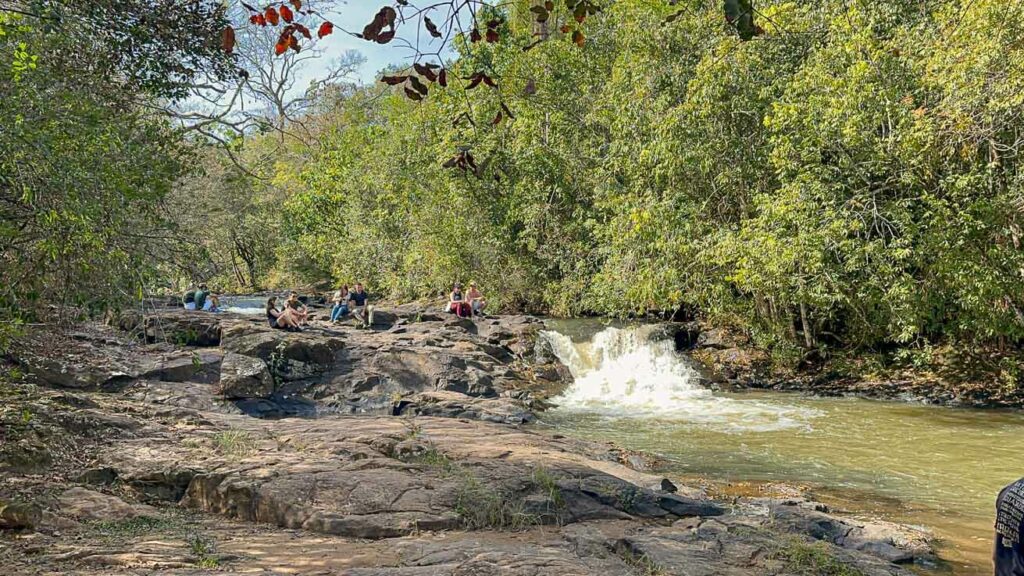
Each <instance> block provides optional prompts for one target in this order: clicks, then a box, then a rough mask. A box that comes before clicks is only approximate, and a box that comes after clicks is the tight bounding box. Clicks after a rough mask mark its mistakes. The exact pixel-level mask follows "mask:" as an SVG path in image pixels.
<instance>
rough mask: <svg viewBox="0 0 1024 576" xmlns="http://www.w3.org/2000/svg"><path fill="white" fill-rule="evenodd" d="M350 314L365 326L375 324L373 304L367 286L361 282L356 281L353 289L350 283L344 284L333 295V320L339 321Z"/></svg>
mask: <svg viewBox="0 0 1024 576" xmlns="http://www.w3.org/2000/svg"><path fill="white" fill-rule="evenodd" d="M349 314H352V315H353V316H354V317H355V318H356V319H357V320H359V321H360V322H362V323H363V325H364V326H371V325H372V324H373V305H372V304H370V296H369V295H368V294H367V293H366V288H364V287H363V285H362V283H360V282H356V285H355V287H353V288H352V289H351V290H349V288H348V284H344V285H342V287H341V288H339V289H338V290H336V291H335V292H334V295H333V296H331V322H338V321H339V320H341V319H342V318H344V317H346V316H348V315H349Z"/></svg>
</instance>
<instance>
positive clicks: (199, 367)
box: [137, 350, 224, 384]
mask: <svg viewBox="0 0 1024 576" xmlns="http://www.w3.org/2000/svg"><path fill="white" fill-rule="evenodd" d="M223 358H224V354H223V353H222V352H221V351H220V350H203V351H201V352H192V353H182V354H174V355H172V356H171V357H169V358H156V359H154V360H153V361H151V362H148V363H145V364H144V365H143V368H142V369H141V370H140V371H139V372H138V374H137V376H138V377H139V378H141V379H144V380H158V381H160V382H203V383H208V384H209V383H213V382H216V381H217V378H218V374H219V373H220V370H221V361H222V359H223Z"/></svg>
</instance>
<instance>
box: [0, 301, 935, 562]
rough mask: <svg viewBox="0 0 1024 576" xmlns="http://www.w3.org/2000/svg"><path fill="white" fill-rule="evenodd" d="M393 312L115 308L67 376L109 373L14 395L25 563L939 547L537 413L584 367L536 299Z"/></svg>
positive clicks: (579, 557)
mask: <svg viewBox="0 0 1024 576" xmlns="http://www.w3.org/2000/svg"><path fill="white" fill-rule="evenodd" d="M388 312H389V314H386V315H383V316H381V318H383V319H384V320H382V321H381V322H382V323H381V324H379V325H377V327H376V329H369V330H366V329H361V328H357V327H356V326H354V325H352V324H348V323H342V324H339V325H328V324H324V323H316V322H314V324H313V326H311V327H310V328H308V329H307V330H306V331H304V332H301V333H289V332H284V331H278V330H271V329H270V328H269V327H267V326H266V325H265V323H263V322H261V321H260V320H259V319H258V318H255V319H254V318H248V317H244V316H235V315H217V316H214V315H206V316H205V317H204V318H203V321H204V322H206V321H208V319H211V318H212V319H215V321H216V326H213V325H212V324H210V325H208V329H207V330H206V332H205V333H206V334H210V335H212V334H214V333H216V334H217V337H218V339H219V340H218V341H219V343H220V347H219V348H212V347H198V344H199V343H200V342H209V341H211V340H202V339H201V338H197V339H193V340H190V341H189V342H191V343H186V342H185V340H188V339H185V340H183V341H182V342H181V343H180V345H179V344H172V343H168V342H166V341H164V342H161V341H157V342H147V341H148V340H150V337H149V336H148V335H147V336H145V337H144V338H134V337H132V336H131V335H126V334H124V333H119V332H117V331H113V330H108V329H104V328H100V327H93V329H92V331H91V332H89V333H82V334H79V335H78V336H77V337H71V338H70V339H68V340H67V341H65V342H63V343H62V345H63V348H62V350H64V351H65V353H64V354H62V355H60V356H59V357H58V358H57V360H59V361H61V362H63V363H64V364H63V365H64V366H65V367H66V371H65V372H64V373H67V374H78V373H84V374H88V373H90V371H92V373H93V375H92V376H89V377H88V378H84V379H77V378H79V377H78V376H75V377H74V378H75V379H72V380H71V382H72V383H73V384H74V386H75V387H76V388H78V390H74V391H66V390H65V391H54V390H47V389H42V390H37V391H35V392H33V394H34V395H33V396H31V397H29V396H28V395H26V397H25V399H24V400H20V399H19V400H18V402H21V403H20V404H14V403H11V402H6V403H5V404H4V405H0V423H2V424H3V425H4V426H3V430H4V433H5V434H6V435H7V436H5V438H4V440H5V441H4V442H2V443H0V468H2V469H3V470H4V472H5V473H6V474H5V475H3V476H0V509H2V508H3V506H4V503H5V502H15V501H17V502H26V503H27V504H25V505H27V506H30V507H31V508H30V509H29V511H30V512H34V514H31V518H29V520H31V522H22V523H21V524H24V526H23V527H22V528H23V529H35V530H38V533H37V534H34V535H33V536H34V537H36V538H37V539H35V540H34V541H33V542H28V543H22V542H20V541H18V542H17V543H16V546H15V549H14V550H13V552H10V553H8V552H3V553H0V556H2V555H3V554H8V555H7V556H2V558H0V559H2V560H3V562H4V565H5V567H13V570H14V573H20V571H22V570H24V571H28V572H31V573H75V574H89V573H96V574H130V573H138V572H139V571H140V570H141V571H145V572H146V573H151V574H161V575H164V574H167V575H169V574H176V573H183V572H190V573H191V572H195V573H201V571H202V570H207V569H210V567H211V566H217V567H218V568H217V569H218V570H219V571H224V572H229V573H230V572H239V573H241V572H246V573H250V572H263V573H284V572H289V573H292V572H300V573H302V572H306V573H335V574H353V575H357V576H359V575H363V576H370V575H376V574H381V575H384V574H387V575H389V576H390V575H396V574H397V575H403V574H405V575H421V574H422V575H428V574H429V575H435V574H441V575H444V574H451V575H452V576H455V575H460V576H461V575H464V574H492V573H494V574H509V575H519V574H522V575H523V576H542V575H544V576H546V575H551V576H556V575H557V576H562V575H563V574H580V575H584V574H587V575H589V574H609V575H622V576H627V575H634V574H637V573H645V574H679V575H687V576H690V575H694V574H707V575H711V574H716V575H717V574H724V575H733V576H762V575H766V574H778V575H780V576H781V575H783V574H796V573H801V570H803V568H802V567H799V566H797V565H795V564H793V562H795V560H793V559H795V558H803V557H807V555H808V554H813V555H815V556H814V557H815V558H819V556H820V557H821V558H823V559H824V560H822V561H823V562H824V561H827V562H837V563H838V564H837V565H839V566H843V567H847V566H848V567H852V568H853V569H855V570H857V571H859V572H857V573H861V574H864V575H868V576H876V575H877V576H881V575H884V574H885V575H900V576H902V575H905V574H907V572H905V571H904V570H903V568H901V567H900V566H899V565H898V564H897V563H907V562H911V561H915V560H917V559H919V558H922V557H927V556H928V555H929V554H930V551H929V549H928V546H927V542H926V541H925V539H924V538H923V537H922V536H921V535H920V534H918V533H915V532H914V531H910V530H905V529H902V528H899V527H895V526H892V525H886V524H882V523H869V522H859V521H852V520H848V519H843V518H840V517H837V516H834V515H832V514H830V513H829V512H828V511H827V510H826V509H825V508H824V507H822V506H820V505H817V504H814V503H809V502H804V501H801V500H798V499H796V498H794V499H792V500H787V501H784V502H780V501H764V500H758V499H739V500H737V501H736V502H735V503H730V504H725V503H722V502H716V501H713V500H711V499H709V498H707V497H706V496H705V494H704V493H703V492H702V491H701V490H699V489H696V488H690V487H687V486H682V485H680V486H677V485H676V484H674V483H673V482H671V481H669V480H668V479H666V478H663V477H661V476H657V475H653V474H649V473H646V472H643V471H641V469H650V464H649V462H650V460H649V459H645V458H641V457H639V456H638V455H636V454H630V453H625V452H622V451H620V450H616V449H614V448H613V447H610V446H608V445H605V444H598V443H594V442H587V441H584V440H577V439H569V438H564V437H562V436H559V435H557V434H551V433H546V432H543V431H538V430H536V429H533V428H532V427H527V426H522V425H523V424H527V423H529V422H531V421H532V420H533V418H534V413H533V411H534V409H535V408H536V407H538V406H540V405H542V404H541V402H542V400H543V394H544V390H548V389H551V388H553V387H555V386H557V383H558V382H559V381H564V380H565V378H566V375H565V374H564V373H562V372H561V371H560V369H559V366H560V365H559V364H558V363H557V361H556V360H555V359H554V358H553V357H547V356H546V353H545V351H544V350H543V346H541V347H538V346H537V345H536V344H537V335H538V334H539V332H540V329H541V324H540V323H539V322H538V321H537V320H536V319H532V318H529V317H501V318H488V319H483V320H479V319H478V320H463V319H455V318H451V317H449V316H444V315H439V314H437V313H436V312H431V311H429V310H427V309H423V308H418V309H417V308H414V307H404V308H400V309H397V310H394V311H388ZM188 314H189V313H186V312H184V311H180V312H173V311H165V312H161V313H160V315H161V316H162V317H164V319H165V320H168V317H170V316H174V315H180V316H183V317H184V318H182V319H181V320H180V322H178V321H176V320H169V321H168V322H166V323H164V324H166V325H171V326H182V327H184V326H188V325H189V322H191V321H192V318H189V317H188ZM141 325H142V326H143V327H145V326H147V324H146V321H143V322H142V324H141ZM143 332H144V333H145V330H143ZM679 333H681V331H676V332H674V333H673V335H672V337H673V338H676V337H677V336H676V335H678V334H679ZM686 338H687V339H689V338H690V336H686ZM687 341H688V340H687ZM722 350H728V348H724V349H722ZM23 358H26V357H25V356H23ZM46 358H47V357H43V359H46ZM76 363H77V364H76ZM23 365H25V366H29V367H33V366H35V367H45V363H42V362H34V361H25V362H24V363H23ZM76 365H78V366H81V367H83V370H76V369H75V367H76ZM563 368H564V367H563ZM30 373H32V374H33V377H34V378H35V380H36V382H38V383H42V384H49V385H51V386H56V387H67V386H66V385H67V383H68V381H67V380H63V379H62V378H60V377H57V376H53V375H51V376H49V377H47V376H46V374H47V372H46V370H45V369H38V370H36V371H34V372H33V371H31V370H30ZM57 373H58V374H60V373H62V372H60V371H59V370H58V371H57ZM19 398H20V397H19ZM5 400H7V399H6V398H5ZM26 409H27V410H28V411H29V412H28V413H29V414H30V416H29V417H25V416H24V414H25V413H26V412H25V410H26ZM249 415H259V416H262V417H263V418H252V417H250V416H249ZM273 418H279V419H273ZM624 463H625V464H629V465H630V466H631V467H630V466H626V465H624ZM9 478H16V480H15V481H13V482H10V481H8V479H9ZM82 484H84V485H88V488H83V487H80V486H79V485H82ZM19 505H20V504H19ZM182 507H184V508H189V509H190V510H191V512H190V513H188V514H182V513H181V512H180V511H174V512H172V511H171V509H174V510H178V509H179V508H182ZM5 514H6V513H5V512H3V510H0V528H5V529H6V528H11V527H13V523H12V521H9V520H6V518H7V517H8V516H10V517H11V518H15V520H16V519H17V518H16V517H15V515H13V513H11V514H6V516H5ZM225 517H226V518H230V519H234V520H236V521H238V522H224V521H223V519H224V518H225ZM5 522H6V524H5ZM182 524H186V526H184V527H182ZM285 530H288V531H285ZM209 534H213V535H216V536H215V538H216V544H215V545H214V544H212V543H211V542H213V539H212V538H214V537H211V539H210V540H207V535H209ZM112 535H113V536H112Z"/></svg>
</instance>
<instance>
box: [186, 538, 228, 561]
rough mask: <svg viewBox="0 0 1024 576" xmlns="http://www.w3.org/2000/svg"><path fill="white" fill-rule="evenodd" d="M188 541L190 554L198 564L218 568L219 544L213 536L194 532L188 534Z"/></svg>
mask: <svg viewBox="0 0 1024 576" xmlns="http://www.w3.org/2000/svg"><path fill="white" fill-rule="evenodd" d="M187 542H188V549H189V554H190V555H191V556H192V558H193V559H194V561H195V563H196V566H198V567H200V568H216V567H217V566H219V565H220V559H219V558H218V557H217V544H216V542H215V541H214V540H213V538H210V537H208V536H204V535H202V534H199V533H197V532H193V533H192V534H189V535H188V538H187Z"/></svg>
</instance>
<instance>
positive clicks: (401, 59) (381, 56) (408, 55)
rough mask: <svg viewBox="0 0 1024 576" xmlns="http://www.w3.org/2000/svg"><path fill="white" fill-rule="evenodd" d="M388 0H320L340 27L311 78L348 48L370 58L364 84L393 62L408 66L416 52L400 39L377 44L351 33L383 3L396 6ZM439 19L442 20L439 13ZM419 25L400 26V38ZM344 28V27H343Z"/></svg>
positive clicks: (362, 74) (362, 75)
mask: <svg viewBox="0 0 1024 576" xmlns="http://www.w3.org/2000/svg"><path fill="white" fill-rule="evenodd" d="M393 4H394V3H393V2H389V1H388V0H348V1H344V0H338V1H335V2H320V3H319V4H318V9H319V10H320V11H321V12H322V13H323V14H324V16H326V17H327V18H328V19H329V20H331V21H332V22H333V23H334V25H335V26H336V28H335V31H334V34H332V35H330V36H328V37H327V38H326V39H325V40H324V41H323V42H322V43H321V46H322V47H323V49H324V58H323V59H321V60H320V61H318V62H316V63H315V64H314V65H313V66H311V69H310V70H309V71H308V73H307V74H309V75H310V76H311V77H315V76H316V75H317V74H318V73H322V71H323V69H324V67H326V66H327V64H328V63H329V62H330V61H331V60H332V59H334V58H337V57H338V56H340V55H342V54H344V53H345V51H346V50H357V51H358V52H359V53H360V54H362V55H363V56H364V57H365V58H366V63H365V64H363V66H362V67H361V68H360V69H359V73H358V78H357V79H358V80H359V81H360V82H361V83H371V82H373V81H374V80H375V79H376V77H377V73H378V72H379V71H381V70H382V69H384V68H387V67H388V66H389V65H392V64H398V65H401V66H403V67H404V66H408V65H409V64H410V63H411V62H412V56H413V55H414V54H413V53H412V52H411V51H410V49H409V47H408V46H405V45H403V44H401V43H399V42H398V41H397V40H396V41H394V42H392V43H390V44H384V45H381V44H377V43H376V42H368V41H366V40H363V39H361V38H356V37H354V36H352V35H351V34H346V33H345V32H344V30H347V31H349V32H360V31H362V29H363V27H364V26H366V24H368V23H369V22H370V21H372V20H373V16H374V14H376V13H377V11H378V10H380V9H381V7H383V6H389V5H393ZM435 19H436V20H441V19H442V14H438V15H437V17H436V18H435ZM414 26H415V24H413V23H411V22H410V23H408V24H406V25H405V26H404V27H402V26H400V27H399V37H401V36H402V32H403V30H404V31H405V32H406V33H407V34H415V28H414ZM342 29H344V30H342Z"/></svg>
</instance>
